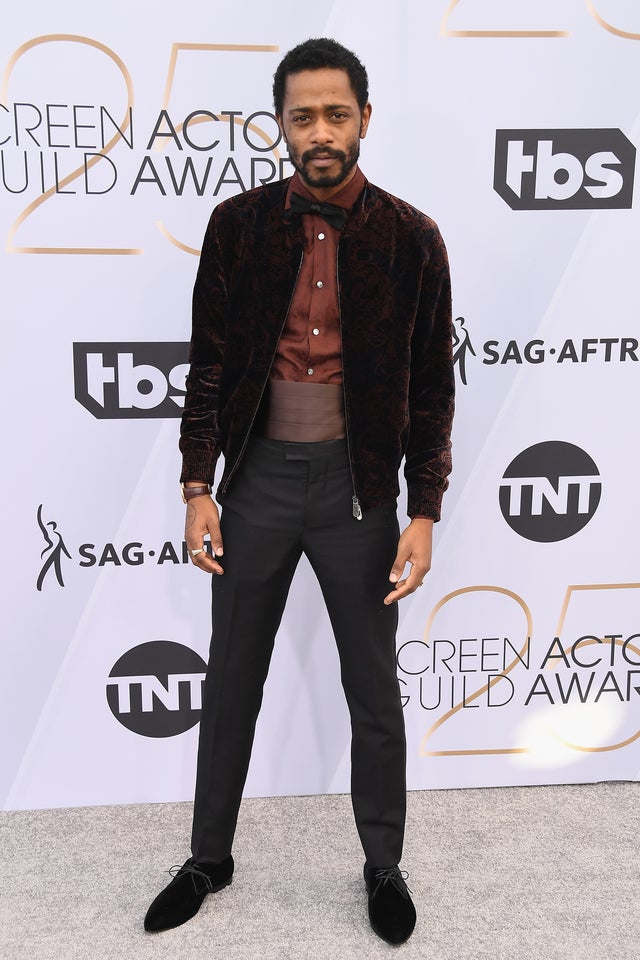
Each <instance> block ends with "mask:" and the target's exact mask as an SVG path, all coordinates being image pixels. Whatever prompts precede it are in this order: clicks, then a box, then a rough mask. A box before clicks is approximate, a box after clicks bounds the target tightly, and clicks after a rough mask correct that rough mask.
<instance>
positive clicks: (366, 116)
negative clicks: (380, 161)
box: [360, 103, 373, 140]
mask: <svg viewBox="0 0 640 960" xmlns="http://www.w3.org/2000/svg"><path fill="white" fill-rule="evenodd" d="M372 109H373V108H372V106H371V104H370V103H365V105H364V107H363V108H362V113H361V114H360V139H361V140H364V138H365V137H366V135H367V130H368V129H369V120H371V111H372Z"/></svg>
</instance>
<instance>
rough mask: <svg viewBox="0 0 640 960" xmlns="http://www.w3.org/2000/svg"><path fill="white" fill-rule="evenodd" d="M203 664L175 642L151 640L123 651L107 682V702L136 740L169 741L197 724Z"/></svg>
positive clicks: (200, 701)
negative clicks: (162, 738)
mask: <svg viewBox="0 0 640 960" xmlns="http://www.w3.org/2000/svg"><path fill="white" fill-rule="evenodd" d="M206 669H207V665H206V663H205V662H204V660H203V659H202V657H200V656H198V654H197V653H196V652H195V651H194V650H191V649H190V648H189V647H185V646H183V645H182V644H181V643H172V642H171V641H170V640H152V641H150V642H149V643H141V644H140V646H138V647H133V649H131V650H128V651H127V653H125V654H124V655H123V656H122V657H120V659H119V660H118V661H117V663H115V664H114V666H113V669H112V670H111V673H110V674H109V679H108V680H107V703H108V704H109V707H110V709H111V712H112V714H113V715H114V717H115V718H116V720H119V721H120V723H121V724H122V725H123V726H124V727H126V728H127V730H132V731H133V732H134V733H138V734H140V736H142V737H175V736H177V735H178V734H179V733H184V732H185V730H190V729H191V727H193V726H195V725H196V723H198V721H199V720H200V711H201V709H202V684H203V682H204V677H205V673H206Z"/></svg>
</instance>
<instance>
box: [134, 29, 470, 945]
mask: <svg viewBox="0 0 640 960" xmlns="http://www.w3.org/2000/svg"><path fill="white" fill-rule="evenodd" d="M273 92H274V103H275V109H276V115H277V117H278V122H279V124H280V128H281V130H282V134H283V137H284V140H285V141H286V143H287V146H288V149H289V155H290V158H291V161H292V163H293V165H294V167H295V170H296V173H295V175H294V176H293V177H292V178H291V179H290V180H288V181H284V182H280V183H274V184H268V185H266V186H264V187H259V188H258V189H256V190H252V191H250V192H249V193H245V194H242V195H240V196H237V197H233V198H232V199H230V200H227V201H225V202H223V203H221V204H220V205H219V206H218V207H217V208H216V209H215V210H214V212H213V214H212V216H211V220H210V222H209V226H208V229H207V233H206V236H205V241H204V245H203V250H202V256H201V260H200V266H199V270H198V276H197V280H196V284H195V290H194V301H193V336H192V342H191V368H190V374H189V377H188V380H187V397H186V402H185V410H184V416H183V421H182V431H181V450H182V453H183V471H182V478H181V479H182V482H183V493H184V498H185V500H186V501H187V519H186V541H187V544H188V546H189V549H190V551H191V555H192V559H193V562H194V564H195V565H196V566H198V567H200V569H202V570H203V571H206V572H208V573H210V574H212V575H213V633H212V642H211V652H210V660H209V667H208V671H207V678H206V681H205V689H204V699H203V710H202V719H201V724H200V742H199V750H198V769H197V781H196V791H195V804H194V819H193V833H192V856H191V857H190V858H189V860H187V862H186V863H185V864H184V866H183V867H181V868H180V869H179V870H178V871H177V873H176V875H175V877H174V879H173V880H172V882H171V883H170V884H169V886H168V887H166V888H165V890H163V891H162V892H161V893H160V894H159V895H158V897H157V898H156V899H155V901H154V902H153V904H152V905H151V907H150V908H149V911H148V913H147V916H146V919H145V927H146V929H147V930H150V931H158V930H165V929H168V928H170V927H175V926H178V925H179V924H181V923H184V922H185V921H186V920H188V919H190V917H192V916H194V914H195V913H196V912H197V911H198V909H199V908H200V905H201V904H202V902H203V900H204V898H205V896H206V895H207V894H208V893H213V892H215V891H217V890H220V889H221V888H222V887H224V886H226V885H227V884H228V883H230V882H231V876H232V873H233V859H232V856H231V846H232V842H233V835H234V830H235V826H236V819H237V815H238V809H239V806H240V800H241V796H242V790H243V786H244V782H245V777H246V773H247V768H248V764H249V758H250V754H251V746H252V741H253V733H254V727H255V722H256V718H257V715H258V711H259V709H260V703H261V699H262V688H263V684H264V681H265V679H266V675H267V671H268V667H269V659H270V656H271V651H272V647H273V642H274V637H275V634H276V631H277V629H278V625H279V623H280V619H281V616H282V613H283V610H284V606H285V601H286V596H287V592H288V589H289V585H290V583H291V579H292V577H293V573H294V570H295V567H296V564H297V562H298V560H299V558H300V555H301V553H302V552H304V553H305V554H306V555H307V557H308V558H309V561H310V563H311V565H312V567H313V569H314V572H315V574H316V576H317V577H318V580H319V582H320V586H321V589H322V592H323V595H324V599H325V602H326V605H327V609H328V612H329V616H330V619H331V624H332V628H333V632H334V634H335V638H336V642H337V646H338V652H339V656H340V663H341V676H342V683H343V687H344V691H345V695H346V698H347V703H348V707H349V711H350V714H351V726H352V779H351V787H352V789H351V793H352V801H353V808H354V814H355V820H356V825H357V829H358V832H359V835H360V839H361V842H362V845H363V848H364V853H365V857H366V862H365V867H364V879H365V886H366V890H367V894H368V910H369V917H370V921H371V924H372V927H373V929H374V930H375V932H376V933H377V934H378V935H379V936H380V937H382V938H383V939H385V940H387V941H389V942H391V943H402V942H403V941H405V940H406V939H407V938H408V937H409V936H410V935H411V933H412V931H413V928H414V925H415V919H416V915H415V909H414V906H413V903H412V901H411V897H410V895H409V890H408V888H407V885H406V883H405V879H404V876H403V874H402V872H401V871H400V869H399V866H398V864H399V862H400V858H401V855H402V843H403V834H404V822H405V803H406V786H405V739H404V720H403V714H402V705H401V700H400V692H399V686H398V681H397V676H396V667H395V630H396V626H397V601H398V600H400V599H401V598H403V597H406V596H407V595H408V594H410V593H412V592H413V591H414V590H415V589H416V588H417V587H419V586H421V584H422V579H423V577H424V576H425V574H426V573H427V571H428V570H429V567H430V562H431V538H432V528H433V523H434V521H435V520H438V519H439V510H440V501H441V498H442V494H443V492H444V489H445V488H446V485H447V475H448V473H449V471H450V442H449V436H450V428H451V418H452V414H453V365H452V345H451V343H452V341H451V302H450V284H449V272H448V265H447V257H446V252H445V248H444V245H443V242H442V239H441V237H440V234H439V232H438V229H437V227H436V225H435V224H434V223H433V221H432V220H429V219H428V218H427V217H425V216H424V215H423V214H421V213H419V212H418V211H417V210H415V209H414V208H413V207H410V206H409V205H408V204H406V203H404V202H402V201H400V200H398V199H396V198H395V197H392V196H391V195H390V194H388V193H385V192H384V191H382V190H380V189H379V188H378V187H374V186H373V185H372V184H370V183H368V182H367V181H366V179H365V177H364V175H363V174H362V172H361V171H360V169H359V167H358V164H357V161H358V156H359V147H360V144H359V141H360V140H361V139H364V137H365V136H366V133H367V128H368V125H369V120H370V117H371V105H370V103H369V102H368V84H367V74H366V71H365V69H364V67H363V66H362V64H361V63H360V61H359V60H358V59H357V57H356V56H355V55H354V54H352V53H351V52H349V51H348V50H346V49H345V48H344V47H342V46H340V44H338V43H336V42H335V41H333V40H327V39H320V40H308V41H306V42H305V43H302V44H300V45H299V46H297V47H295V48H294V49H293V50H291V51H290V52H289V53H288V54H287V55H286V56H285V58H284V59H283V61H282V62H281V64H280V66H279V67H278V69H277V71H276V74H275V76H274V90H273ZM221 452H222V453H224V458H225V466H224V472H223V475H222V480H221V483H220V486H219V488H218V491H217V498H218V500H219V501H220V503H221V505H222V517H221V520H219V514H218V509H217V507H216V505H215V503H214V502H213V500H212V499H211V496H210V493H211V486H210V484H211V483H212V481H213V477H214V469H215V464H216V460H217V458H218V456H219V454H220V453H221ZM403 455H404V456H406V465H405V474H406V478H407V487H408V513H409V516H410V517H411V522H410V524H409V526H408V527H407V528H406V529H405V530H404V532H403V533H402V535H401V536H399V528H398V521H397V518H396V497H397V494H398V469H399V466H400V462H401V459H402V457H403ZM207 535H209V536H210V538H211V555H210V554H209V552H208V551H207V550H206V549H205V541H204V538H205V536H207ZM223 543H224V549H223ZM407 564H408V565H409V572H408V574H407V575H406V576H405V568H406V566H407ZM390 581H391V584H390ZM362 663H367V665H368V669H367V671H366V674H363V673H362V671H361V669H360V668H361V664H362Z"/></svg>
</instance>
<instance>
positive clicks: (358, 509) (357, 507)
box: [351, 495, 362, 520]
mask: <svg viewBox="0 0 640 960" xmlns="http://www.w3.org/2000/svg"><path fill="white" fill-rule="evenodd" d="M351 499H352V500H353V515H354V517H355V518H356V520H362V509H361V507H360V501H359V500H358V498H357V497H356V496H355V495H354V496H353V497H352V498H351Z"/></svg>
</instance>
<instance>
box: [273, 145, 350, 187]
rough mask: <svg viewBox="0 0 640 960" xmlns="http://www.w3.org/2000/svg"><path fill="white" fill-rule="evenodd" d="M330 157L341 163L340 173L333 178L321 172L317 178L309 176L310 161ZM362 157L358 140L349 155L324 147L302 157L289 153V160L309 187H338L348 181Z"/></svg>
mask: <svg viewBox="0 0 640 960" xmlns="http://www.w3.org/2000/svg"><path fill="white" fill-rule="evenodd" d="M323 155H324V156H330V157H333V158H335V159H336V160H339V161H340V170H339V171H338V173H336V174H334V175H333V176H331V175H330V174H327V173H322V172H319V173H317V174H316V175H315V176H311V175H310V174H309V171H308V168H307V166H306V164H307V163H309V161H310V160H313V158H314V157H316V156H323ZM359 156H360V141H359V140H356V141H355V142H354V143H353V144H351V146H350V148H349V152H348V153H344V152H343V151H342V150H331V149H328V148H326V147H325V148H323V147H315V148H314V149H313V150H307V151H306V152H305V153H303V154H302V156H301V157H299V156H297V155H296V154H294V153H291V151H290V152H289V159H290V160H291V163H292V164H293V166H294V167H295V169H296V170H297V171H298V173H299V174H300V177H301V178H302V180H303V181H304V182H305V183H306V185H307V186H308V187H338V186H340V184H341V183H343V181H344V180H346V179H347V177H348V176H349V174H350V173H351V171H352V170H353V168H354V167H355V165H356V163H357V162H358V157H359Z"/></svg>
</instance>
